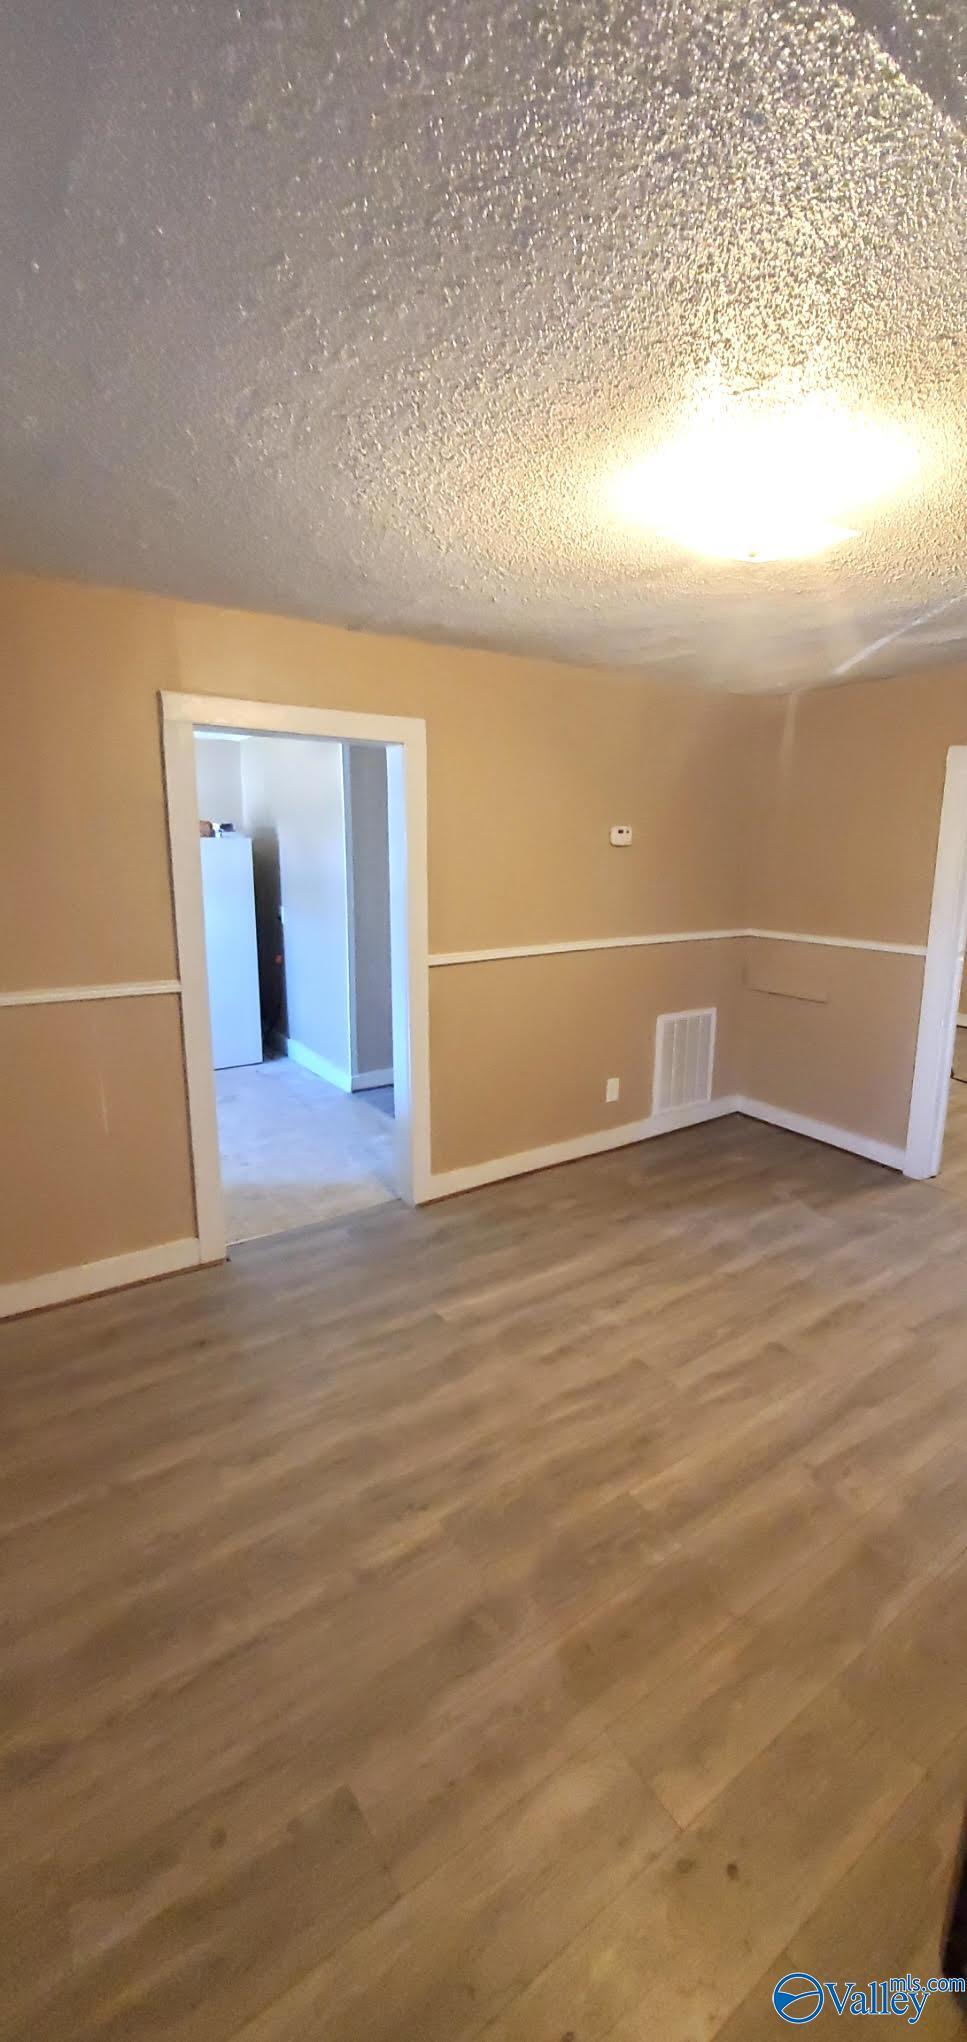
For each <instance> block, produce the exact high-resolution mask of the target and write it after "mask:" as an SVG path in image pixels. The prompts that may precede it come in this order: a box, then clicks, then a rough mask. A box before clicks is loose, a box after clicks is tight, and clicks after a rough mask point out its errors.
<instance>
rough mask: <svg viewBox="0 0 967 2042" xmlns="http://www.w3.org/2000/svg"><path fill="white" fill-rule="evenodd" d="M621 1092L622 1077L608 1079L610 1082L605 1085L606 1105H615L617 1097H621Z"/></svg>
mask: <svg viewBox="0 0 967 2042" xmlns="http://www.w3.org/2000/svg"><path fill="white" fill-rule="evenodd" d="M620 1092H621V1079H620V1078H609V1079H608V1082H607V1084H606V1085H605V1088H604V1103H605V1105H606V1106H613V1105H614V1102H615V1100H616V1099H617V1098H618V1097H619V1095H620Z"/></svg>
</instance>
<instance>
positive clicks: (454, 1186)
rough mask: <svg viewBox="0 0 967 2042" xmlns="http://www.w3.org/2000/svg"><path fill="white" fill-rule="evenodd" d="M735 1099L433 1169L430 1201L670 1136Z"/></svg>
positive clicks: (718, 1113) (733, 1105)
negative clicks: (486, 1159) (511, 1153)
mask: <svg viewBox="0 0 967 2042" xmlns="http://www.w3.org/2000/svg"><path fill="white" fill-rule="evenodd" d="M737 1107H738V1101H737V1100H736V1099H733V1098H731V1097H728V1098H722V1099H711V1100H708V1101H706V1102H705V1103H704V1104H702V1105H701V1106H682V1107H678V1108H676V1109H675V1111H674V1112H672V1113H651V1114H649V1115H648V1118H647V1119H646V1120H627V1121H625V1123H624V1125H623V1126H622V1127H600V1128H596V1129H595V1130H594V1132H593V1133H592V1134H578V1135H572V1136H571V1137H570V1139H569V1140H568V1141H563V1142H550V1143H548V1145H547V1147H546V1148H542V1149H523V1150H522V1151H521V1152H520V1153H519V1154H518V1155H515V1156H494V1157H493V1158H492V1159H491V1161H489V1162H486V1163H467V1164H465V1165H464V1166H463V1167H462V1168H461V1169H458V1170H437V1171H435V1172H434V1174H433V1176H432V1177H431V1178H430V1184H429V1196H430V1197H431V1198H450V1197H452V1195H453V1193H454V1192H457V1191H473V1190H475V1189H476V1187H477V1186H478V1185H480V1184H496V1183H497V1182H499V1180H500V1179H501V1178H504V1177H523V1176H525V1175H526V1174H527V1173H528V1172H529V1171H531V1170H550V1169H552V1168H553V1167H554V1165H555V1164H557V1163H574V1162H577V1161H578V1160H579V1159H580V1157H582V1156H599V1155H602V1154H603V1153H604V1151H605V1150H607V1149H623V1148H627V1147H628V1145H629V1144H630V1143H631V1142H645V1141H650V1140H651V1138H652V1136H653V1135H659V1134H673V1133H674V1132H675V1130H676V1128H681V1127H695V1126H697V1125H698V1123H699V1122H701V1121H704V1120H719V1119H721V1118H722V1116H723V1115H724V1114H726V1113H735V1112H736V1110H737Z"/></svg>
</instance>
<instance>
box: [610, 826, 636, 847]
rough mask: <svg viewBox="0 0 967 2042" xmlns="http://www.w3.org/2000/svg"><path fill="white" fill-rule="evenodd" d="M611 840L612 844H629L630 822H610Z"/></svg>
mask: <svg viewBox="0 0 967 2042" xmlns="http://www.w3.org/2000/svg"><path fill="white" fill-rule="evenodd" d="M611 842H612V843H613V844H618V845H624V844H630V842H631V824H630V823H627V822H615V823H612V825H611Z"/></svg>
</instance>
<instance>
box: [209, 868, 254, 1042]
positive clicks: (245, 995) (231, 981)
mask: <svg viewBox="0 0 967 2042" xmlns="http://www.w3.org/2000/svg"><path fill="white" fill-rule="evenodd" d="M199 848H200V850H201V882H202V895H203V898H204V903H205V957H206V962H207V966H208V1006H209V1011H210V1013H211V1022H212V1052H213V1059H214V1064H215V1069H216V1071H223V1070H226V1069H227V1068H228V1067H229V1066H230V1065H233V1064H260V1063H261V1061H262V1015H261V1010H260V1007H259V967H258V950H257V947H256V941H255V886H254V882H253V878H252V842H251V838H250V837H242V836H227V837H201V838H200V839H199Z"/></svg>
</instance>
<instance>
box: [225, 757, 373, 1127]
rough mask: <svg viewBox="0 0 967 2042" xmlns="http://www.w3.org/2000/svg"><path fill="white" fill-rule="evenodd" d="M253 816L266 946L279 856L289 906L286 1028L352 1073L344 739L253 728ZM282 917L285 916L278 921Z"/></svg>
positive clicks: (338, 1069) (246, 781)
mask: <svg viewBox="0 0 967 2042" xmlns="http://www.w3.org/2000/svg"><path fill="white" fill-rule="evenodd" d="M241 750H242V754H243V758H242V779H243V785H244V793H245V820H246V827H247V828H248V830H249V831H250V833H251V835H252V837H253V839H254V843H255V856H256V861H257V874H258V893H259V906H260V920H261V922H262V924H263V926H262V928H261V930H260V947H261V946H262V945H263V944H265V943H266V942H267V941H268V940H270V939H271V929H270V927H268V926H266V922H267V919H268V918H269V917H270V916H271V912H272V908H271V903H272V884H273V861H277V862H276V868H275V869H277V873H278V880H277V887H278V897H279V900H280V902H281V906H282V909H283V915H284V924H283V942H284V950H285V1006H286V1014H285V1019H284V1023H283V1026H284V1031H285V1033H286V1034H287V1035H288V1037H289V1039H290V1041H295V1042H298V1043H301V1044H302V1045H303V1046H304V1047H305V1048H306V1049H308V1050H311V1052H312V1053H313V1055H314V1056H317V1057H320V1058H321V1059H322V1060H323V1062H324V1063H325V1064H327V1065H328V1066H329V1067H330V1070H331V1073H332V1075H333V1077H334V1079H335V1081H336V1082H342V1083H344V1084H345V1085H346V1086H347V1087H348V1085H349V1082H350V1075H351V1061H350V1034H349V922H348V905H347V872H346V823H345V811H344V798H343V764H342V746H341V745H338V744H330V743H328V742H326V741H323V740H319V739H316V738H294V737H259V738H250V739H249V740H248V741H247V742H246V743H245V744H244V745H243V746H242V747H241ZM276 926H277V925H276Z"/></svg>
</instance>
